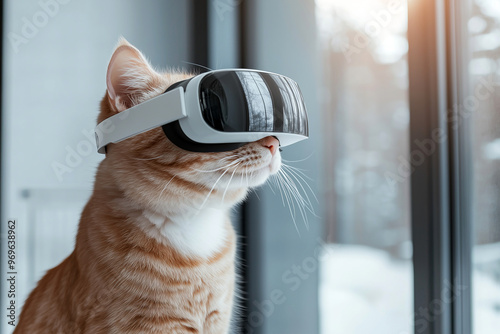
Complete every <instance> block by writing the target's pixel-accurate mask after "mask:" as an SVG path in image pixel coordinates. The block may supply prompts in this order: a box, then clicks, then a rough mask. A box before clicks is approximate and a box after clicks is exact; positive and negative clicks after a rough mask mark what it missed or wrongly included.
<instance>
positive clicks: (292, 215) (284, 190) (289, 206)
mask: <svg viewBox="0 0 500 334" xmlns="http://www.w3.org/2000/svg"><path fill="white" fill-rule="evenodd" d="M276 175H277V176H278V178H279V180H280V181H281V182H280V183H279V184H280V186H281V187H282V188H283V194H284V195H285V199H286V202H287V204H288V210H289V211H290V216H291V217H292V221H293V225H294V226H295V230H296V231H297V233H298V235H299V236H300V231H299V227H298V226H297V222H296V220H295V204H294V203H293V202H291V199H289V195H288V193H287V188H286V187H285V186H286V181H285V180H284V179H283V176H282V175H281V170H279V172H278V174H276ZM290 202H291V204H292V205H293V212H292V205H290Z"/></svg>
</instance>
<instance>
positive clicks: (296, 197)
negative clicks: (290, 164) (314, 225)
mask: <svg viewBox="0 0 500 334" xmlns="http://www.w3.org/2000/svg"><path fill="white" fill-rule="evenodd" d="M282 174H283V177H284V178H285V179H286V180H287V184H288V186H289V189H290V192H291V194H292V195H293V197H294V200H295V201H296V202H297V206H298V208H299V212H300V215H301V216H302V219H304V223H305V225H306V228H307V229H309V220H308V218H307V213H306V211H305V209H307V210H308V211H310V212H312V204H311V202H310V201H306V200H305V199H304V197H302V195H301V194H300V192H299V189H298V188H297V185H296V184H295V182H294V181H293V180H292V179H291V178H290V176H289V175H288V174H287V173H286V171H285V170H282ZM301 186H302V185H301ZM304 191H305V190H304ZM306 196H307V193H306ZM307 198H308V199H309V197H307ZM304 208H305V209H304Z"/></svg>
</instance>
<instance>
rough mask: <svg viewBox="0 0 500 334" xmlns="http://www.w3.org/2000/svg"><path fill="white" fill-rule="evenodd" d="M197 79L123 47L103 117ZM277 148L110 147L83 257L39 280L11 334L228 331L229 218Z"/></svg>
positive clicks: (79, 252) (260, 179)
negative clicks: (155, 65) (153, 64)
mask: <svg viewBox="0 0 500 334" xmlns="http://www.w3.org/2000/svg"><path fill="white" fill-rule="evenodd" d="M188 77H190V75H189V74H184V73H178V72H166V73H161V74H160V73H157V72H156V71H154V70H153V69H152V68H151V66H150V65H149V64H148V63H147V61H146V59H145V58H144V57H143V56H142V54H141V53H140V52H139V51H138V50H137V49H135V48H134V47H133V46H131V45H130V44H128V43H127V42H126V41H125V40H121V41H120V43H119V45H118V47H117V49H116V50H115V53H114V55H113V57H112V59H111V62H110V66H109V68H108V80H107V81H108V90H107V93H106V96H105V97H104V98H103V100H102V102H101V113H100V115H99V117H98V121H102V120H104V119H106V118H108V117H110V116H112V115H114V114H116V113H118V112H121V111H123V110H125V109H126V108H128V107H130V106H133V105H135V104H136V103H139V102H142V101H144V100H147V99H149V98H152V97H154V96H156V95H158V94H160V93H161V92H163V91H164V90H165V89H166V88H168V86H170V85H171V84H172V83H173V82H176V81H179V80H182V79H185V78H188ZM277 145H278V142H277V141H276V139H274V138H272V137H267V138H264V139H262V140H260V141H258V142H254V143H250V144H247V145H245V146H243V147H241V148H239V149H237V150H234V151H231V152H221V153H193V152H187V151H183V150H181V149H180V148H178V147H176V146H175V145H173V144H172V143H170V142H169V141H168V139H167V138H166V137H165V135H164V134H163V132H162V130H161V129H160V128H156V129H153V130H150V131H148V132H146V133H143V134H140V135H137V136H134V137H132V138H129V139H127V140H124V141H122V142H120V143H117V144H111V145H109V146H108V150H107V156H106V158H105V159H104V160H103V161H102V163H101V164H100V166H99V168H98V170H97V174H96V180H95V184H94V192H93V194H92V196H91V198H90V200H89V202H88V203H87V205H86V206H85V209H84V210H83V213H82V216H81V219H80V225H79V229H78V234H77V238H76V246H75V250H74V251H73V253H72V254H71V255H70V256H69V257H67V258H66V259H65V260H64V261H63V262H62V263H61V264H59V265H58V266H57V267H55V268H53V269H51V270H49V271H48V272H47V274H46V275H45V276H44V277H43V278H42V279H41V280H40V282H39V283H38V285H37V287H36V288H35V290H33V292H32V293H31V295H30V296H29V297H28V299H27V301H26V303H25V305H24V307H23V310H22V313H21V316H20V321H19V324H18V325H17V327H16V329H15V331H14V333H16V334H25V333H26V334H33V333H38V334H45V333H47V334H49V333H50V334H59V333H60V334H68V333H92V334H98V333H130V334H132V333H203V334H224V333H227V332H228V330H229V324H230V316H231V313H232V307H233V294H234V293H233V291H234V286H235V269H234V260H235V248H236V236H235V233H234V230H233V228H232V226H231V223H230V221H229V217H228V211H229V209H230V208H231V207H232V206H233V205H234V204H236V203H238V202H240V201H242V200H243V199H244V197H245V196H246V193H247V189H248V188H249V187H254V186H258V185H260V184H262V183H264V182H265V180H266V179H267V178H268V177H269V175H271V174H274V173H276V172H278V170H279V168H280V164H281V159H280V155H279V152H277V150H276V148H277Z"/></svg>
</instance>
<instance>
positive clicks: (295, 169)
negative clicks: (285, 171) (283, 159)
mask: <svg viewBox="0 0 500 334" xmlns="http://www.w3.org/2000/svg"><path fill="white" fill-rule="evenodd" d="M281 165H282V166H285V167H287V168H290V169H293V170H294V171H296V172H297V173H299V174H300V175H302V176H303V177H305V178H306V179H308V180H310V181H313V179H312V178H311V177H309V176H308V175H307V174H306V173H305V172H306V171H307V170H305V169H302V168H297V167H294V166H291V165H287V164H285V163H282V164H281Z"/></svg>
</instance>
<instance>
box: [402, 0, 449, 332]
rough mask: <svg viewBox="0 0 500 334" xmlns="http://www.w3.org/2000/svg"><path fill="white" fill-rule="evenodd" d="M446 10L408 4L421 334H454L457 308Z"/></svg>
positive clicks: (439, 3)
mask: <svg viewBox="0 0 500 334" xmlns="http://www.w3.org/2000/svg"><path fill="white" fill-rule="evenodd" d="M444 4H445V3H444V0H420V1H411V2H409V3H408V5H409V17H408V41H409V55H408V60H409V76H410V77H409V80H410V92H409V101H410V143H411V144H410V152H411V153H410V154H411V156H410V158H411V159H412V166H413V167H414V171H413V173H412V175H411V181H412V183H411V185H412V189H411V198H412V239H413V249H414V252H413V258H414V278H415V279H414V290H415V293H414V298H415V301H414V306H415V333H419V334H420V333H421V334H452V326H451V314H452V312H451V310H452V306H451V304H450V303H447V302H445V301H444V300H443V293H444V292H445V291H446V289H449V286H450V285H451V284H452V279H451V275H450V271H451V263H450V242H451V240H450V219H449V180H448V169H449V166H448V147H447V142H446V138H447V135H448V133H447V131H448V129H447V121H446V117H447V85H446V83H447V80H446V35H445V22H446V20H445V6H444ZM423 142H424V143H428V145H429V147H430V151H431V153H430V154H426V153H425V152H423V151H422V149H421V144H420V145H419V144H418V143H423ZM417 152H419V153H417ZM422 155H423V156H424V158H423V159H421V156H422Z"/></svg>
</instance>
